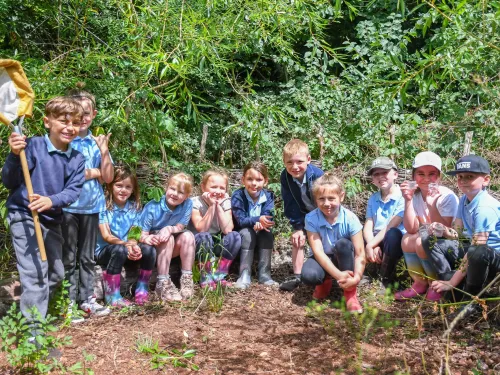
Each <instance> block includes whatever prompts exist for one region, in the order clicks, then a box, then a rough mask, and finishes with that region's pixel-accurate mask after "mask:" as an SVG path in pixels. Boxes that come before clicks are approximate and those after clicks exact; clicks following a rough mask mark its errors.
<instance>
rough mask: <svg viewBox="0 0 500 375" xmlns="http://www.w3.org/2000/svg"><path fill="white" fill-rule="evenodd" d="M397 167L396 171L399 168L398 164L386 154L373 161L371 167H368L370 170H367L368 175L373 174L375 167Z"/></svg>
mask: <svg viewBox="0 0 500 375" xmlns="http://www.w3.org/2000/svg"><path fill="white" fill-rule="evenodd" d="M377 168H380V169H395V170H396V171H397V170H398V167H396V164H395V163H394V162H393V161H392V160H391V159H390V158H388V157H386V156H381V157H378V158H376V159H375V160H374V161H372V164H371V165H370V168H368V171H367V172H366V173H367V174H368V176H371V175H372V172H373V170H374V169H377Z"/></svg>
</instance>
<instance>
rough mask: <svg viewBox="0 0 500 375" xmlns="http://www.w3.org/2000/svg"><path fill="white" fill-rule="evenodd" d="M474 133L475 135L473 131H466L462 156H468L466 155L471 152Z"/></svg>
mask: <svg viewBox="0 0 500 375" xmlns="http://www.w3.org/2000/svg"><path fill="white" fill-rule="evenodd" d="M473 135H474V132H473V131H470V132H466V133H465V139H464V149H463V151H462V156H466V155H469V154H470V147H471V144H472V136H473Z"/></svg>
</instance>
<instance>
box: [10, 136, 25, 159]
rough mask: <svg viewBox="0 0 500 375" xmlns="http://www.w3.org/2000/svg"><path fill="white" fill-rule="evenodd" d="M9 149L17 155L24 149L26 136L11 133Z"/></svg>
mask: <svg viewBox="0 0 500 375" xmlns="http://www.w3.org/2000/svg"><path fill="white" fill-rule="evenodd" d="M9 147H10V151H12V153H13V154H14V155H19V154H20V153H21V150H23V149H25V148H26V136H25V135H20V134H17V133H11V134H10V136H9Z"/></svg>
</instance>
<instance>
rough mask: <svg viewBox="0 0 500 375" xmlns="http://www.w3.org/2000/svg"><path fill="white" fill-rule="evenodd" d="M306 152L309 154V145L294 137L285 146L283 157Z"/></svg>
mask: <svg viewBox="0 0 500 375" xmlns="http://www.w3.org/2000/svg"><path fill="white" fill-rule="evenodd" d="M301 153H304V154H306V155H307V156H309V155H310V154H309V146H308V145H307V143H305V142H304V141H301V140H300V139H296V138H295V139H292V140H291V141H290V142H288V143H287V144H286V145H285V147H283V158H285V157H291V156H293V155H297V154H301Z"/></svg>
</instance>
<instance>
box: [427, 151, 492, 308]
mask: <svg viewBox="0 0 500 375" xmlns="http://www.w3.org/2000/svg"><path fill="white" fill-rule="evenodd" d="M448 174H449V175H452V176H454V175H455V176H457V185H458V188H459V189H460V191H461V192H462V193H463V194H464V195H462V197H461V198H460V202H459V204H458V213H457V218H456V220H455V222H454V224H453V226H454V228H455V229H451V228H448V227H447V228H446V229H445V231H444V237H446V238H449V239H453V240H458V239H459V236H460V234H461V233H462V232H463V233H464V234H465V236H466V237H467V238H468V239H469V240H470V241H471V245H470V246H468V248H467V249H466V250H467V254H466V255H465V257H464V265H463V266H461V267H460V268H459V269H458V270H457V271H456V272H455V273H454V275H453V277H452V278H451V279H450V280H449V282H445V281H434V282H433V283H432V288H433V289H434V290H435V291H436V292H437V293H443V292H445V291H448V290H451V289H452V288H453V287H457V286H458V285H459V284H460V282H461V281H462V280H463V278H464V277H465V275H467V277H466V279H465V288H464V290H465V292H466V293H467V295H466V298H470V297H469V295H472V296H476V295H477V294H478V293H479V292H480V291H481V290H482V289H483V288H484V286H485V283H486V280H487V279H488V278H490V279H491V278H493V277H494V276H495V275H496V274H497V273H498V272H500V202H499V201H498V200H496V199H495V198H493V197H492V196H491V195H490V194H488V191H486V187H487V186H488V185H489V183H490V166H489V164H488V162H487V161H486V160H485V159H483V158H482V157H480V156H476V155H468V156H464V157H463V158H461V159H459V160H458V161H457V164H456V168H455V170H454V171H451V172H448ZM464 230H465V231H464ZM463 310H464V311H463ZM461 311H463V317H469V316H470V315H472V314H474V313H476V312H480V311H481V308H480V306H479V305H478V304H471V305H467V306H465V307H463V308H462V309H461V310H459V311H458V312H457V314H458V313H460V312H461Z"/></svg>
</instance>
